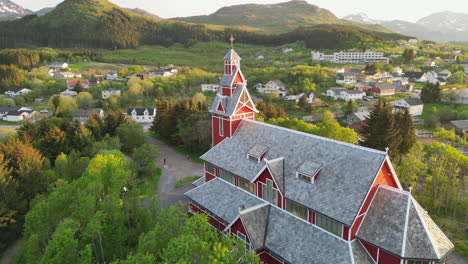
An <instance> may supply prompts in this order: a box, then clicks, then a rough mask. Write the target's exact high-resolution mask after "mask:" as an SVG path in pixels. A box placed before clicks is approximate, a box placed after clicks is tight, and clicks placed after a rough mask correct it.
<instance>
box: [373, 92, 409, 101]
mask: <svg viewBox="0 0 468 264" xmlns="http://www.w3.org/2000/svg"><path fill="white" fill-rule="evenodd" d="M374 97H375V98H377V99H383V100H385V101H397V100H401V99H406V98H411V97H414V96H413V95H411V94H405V93H396V94H394V95H387V96H374Z"/></svg>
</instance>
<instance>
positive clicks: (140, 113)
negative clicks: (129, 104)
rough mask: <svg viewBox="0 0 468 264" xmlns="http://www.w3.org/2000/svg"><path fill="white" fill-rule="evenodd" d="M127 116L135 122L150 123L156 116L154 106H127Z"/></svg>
mask: <svg viewBox="0 0 468 264" xmlns="http://www.w3.org/2000/svg"><path fill="white" fill-rule="evenodd" d="M127 116H129V117H130V118H132V119H133V120H134V121H135V122H137V123H152V122H153V121H154V118H155V117H156V108H129V109H128V110H127Z"/></svg>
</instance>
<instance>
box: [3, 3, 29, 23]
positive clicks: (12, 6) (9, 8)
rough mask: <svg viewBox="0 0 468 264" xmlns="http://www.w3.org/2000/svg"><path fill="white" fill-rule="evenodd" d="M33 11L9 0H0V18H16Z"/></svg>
mask: <svg viewBox="0 0 468 264" xmlns="http://www.w3.org/2000/svg"><path fill="white" fill-rule="evenodd" d="M32 13H33V12H32V11H31V10H29V9H26V8H24V7H22V6H20V5H18V4H16V3H14V2H12V1H10V0H0V18H1V19H3V20H6V19H18V18H21V17H23V16H25V15H29V14H32Z"/></svg>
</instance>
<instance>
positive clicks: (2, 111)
mask: <svg viewBox="0 0 468 264" xmlns="http://www.w3.org/2000/svg"><path fill="white" fill-rule="evenodd" d="M27 110H32V109H31V108H29V107H21V106H0V119H3V117H5V115H6V114H7V113H8V112H11V111H27Z"/></svg>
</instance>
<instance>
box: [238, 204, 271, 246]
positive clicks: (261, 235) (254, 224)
mask: <svg viewBox="0 0 468 264" xmlns="http://www.w3.org/2000/svg"><path fill="white" fill-rule="evenodd" d="M270 208H271V205H269V204H268V203H265V204H261V205H258V206H256V207H253V208H249V209H246V210H244V211H241V212H240V219H241V220H242V224H243V225H244V227H245V229H247V233H248V234H249V238H250V241H251V242H252V245H253V247H254V249H256V250H257V249H260V248H262V247H264V246H265V238H266V230H267V226H268V218H269V216H270Z"/></svg>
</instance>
